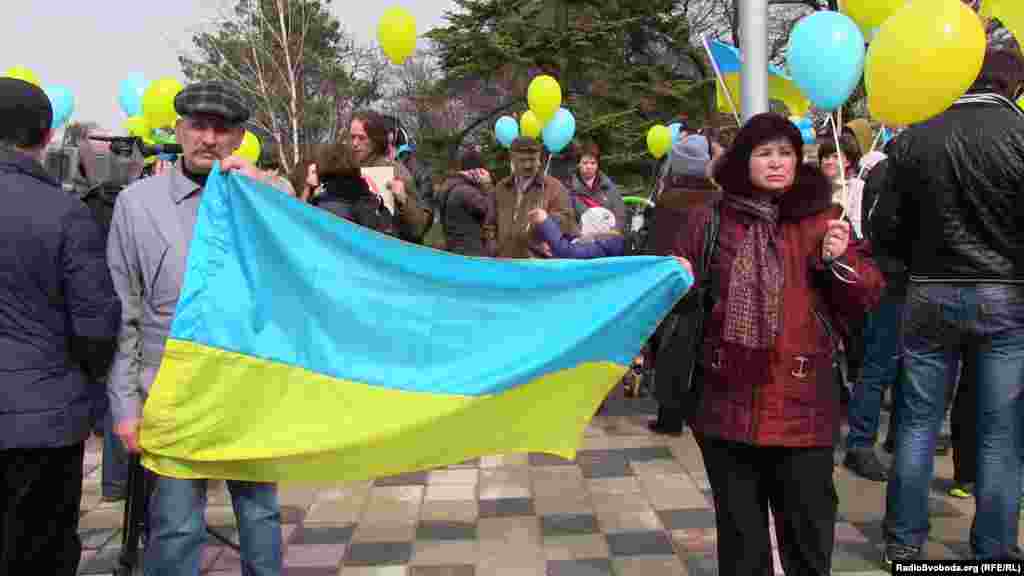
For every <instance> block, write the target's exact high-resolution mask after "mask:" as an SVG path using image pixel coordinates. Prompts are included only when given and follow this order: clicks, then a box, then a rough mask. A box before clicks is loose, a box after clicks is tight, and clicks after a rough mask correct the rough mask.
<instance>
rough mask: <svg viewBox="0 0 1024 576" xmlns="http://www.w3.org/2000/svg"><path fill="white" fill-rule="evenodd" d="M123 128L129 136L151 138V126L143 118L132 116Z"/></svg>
mask: <svg viewBox="0 0 1024 576" xmlns="http://www.w3.org/2000/svg"><path fill="white" fill-rule="evenodd" d="M123 126H124V129H125V130H127V131H128V135H129V136H137V137H139V138H143V137H146V136H149V133H150V130H149V125H148V124H147V123H146V118H145V117H143V116H132V117H131V118H129V119H127V120H125V121H124V124H123Z"/></svg>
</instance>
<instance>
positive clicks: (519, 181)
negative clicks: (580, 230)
mask: <svg viewBox="0 0 1024 576" xmlns="http://www.w3.org/2000/svg"><path fill="white" fill-rule="evenodd" d="M541 151H542V148H541V145H540V142H537V141H536V140H534V139H532V138H526V137H522V136H521V137H519V138H516V139H515V141H514V142H512V146H511V153H512V175H511V176H509V177H508V178H506V179H504V180H502V181H501V182H499V183H498V185H497V187H496V189H495V204H496V208H497V209H496V210H495V213H496V214H495V221H494V222H491V223H490V224H488V225H487V226H486V227H485V234H489V233H491V232H490V230H493V234H494V238H495V241H496V244H497V256H498V257H499V258H550V257H551V249H550V248H549V247H548V246H547V245H545V244H544V242H543V241H542V240H541V239H540V237H539V236H538V235H537V234H535V233H534V230H532V227H531V226H530V219H529V218H528V217H527V214H529V213H530V212H531V211H533V210H534V209H537V208H540V209H543V210H545V211H546V212H547V213H548V215H549V217H551V218H554V219H555V220H556V221H557V222H558V224H559V227H560V228H561V229H562V233H563V234H573V235H575V233H576V218H575V217H574V216H573V214H572V209H571V208H570V205H569V193H568V192H566V190H565V187H563V186H562V184H561V182H559V181H558V180H556V179H555V178H552V177H550V176H547V175H545V174H543V173H541V169H542V167H543V165H542V163H541Z"/></svg>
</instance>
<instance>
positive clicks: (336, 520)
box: [80, 393, 974, 576]
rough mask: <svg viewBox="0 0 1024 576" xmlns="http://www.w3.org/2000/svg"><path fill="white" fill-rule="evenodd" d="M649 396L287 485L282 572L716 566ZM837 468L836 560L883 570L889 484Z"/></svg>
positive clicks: (684, 449) (939, 538)
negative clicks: (583, 420)
mask: <svg viewBox="0 0 1024 576" xmlns="http://www.w3.org/2000/svg"><path fill="white" fill-rule="evenodd" d="M653 408H654V406H653V403H652V402H651V401H650V400H649V399H640V400H636V399H624V398H622V397H621V396H620V395H618V394H617V393H616V395H614V396H613V397H612V399H611V401H610V406H609V409H608V411H607V412H606V413H603V414H601V415H598V416H597V417H596V418H595V419H594V421H593V422H592V423H591V425H590V427H589V428H588V430H587V433H586V438H585V442H584V446H583V449H582V450H581V451H580V452H579V454H578V456H577V458H576V460H575V461H567V460H563V459H561V458H558V457H555V456H550V455H546V454H509V455H500V456H484V457H481V458H479V459H476V460H473V461H470V462H466V463H463V464H460V465H457V466H451V467H449V468H446V469H443V470H432V471H424V472H415V473H411V474H405V475H402V476H396V477H392V478H381V479H378V480H376V481H373V482H359V483H348V484H336V485H330V486H316V487H310V486H300V485H287V484H286V485H282V486H281V488H280V501H281V504H282V513H283V516H284V521H285V527H284V541H285V543H286V544H285V574H286V575H290V576H339V575H340V576H371V575H373V576H504V575H509V576H606V575H615V576H661V575H664V576H677V575H678V576H684V575H693V576H695V575H704V574H716V573H717V571H716V554H717V551H716V547H715V514H714V510H713V509H712V504H711V499H710V488H709V486H708V483H707V474H706V473H705V471H704V466H703V462H702V461H701V457H700V451H699V450H698V448H697V446H696V444H695V443H694V441H693V438H692V436H690V435H685V436H683V437H681V438H666V437H659V436H654V435H652V434H651V433H649V432H648V430H647V429H646V427H645V423H646V422H647V420H648V419H649V418H650V417H651V413H652V412H653ZM99 450H100V445H99V443H98V442H95V441H90V444H89V448H88V451H87V455H86V474H87V477H86V481H85V487H84V495H83V499H82V513H83V516H82V521H81V534H82V542H83V547H84V548H85V551H84V553H83V557H82V563H81V570H80V573H81V574H110V573H111V572H112V571H113V566H114V563H115V561H116V557H117V552H118V548H119V546H120V541H121V537H120V527H121V512H122V507H121V506H122V505H121V504H102V503H100V470H99V467H98V466H99V462H100V460H101V455H100V452H99ZM879 452H880V453H881V451H879ZM881 455H882V456H883V457H887V455H885V454H884V453H881ZM840 459H841V454H839V455H837V461H838V460H840ZM936 477H937V480H936V482H935V485H934V491H933V506H932V509H933V511H934V512H935V514H934V515H933V517H932V526H933V527H932V535H931V541H929V543H928V546H927V547H926V555H927V556H928V557H929V558H935V559H939V558H957V557H961V556H962V555H963V554H964V553H965V552H966V549H965V546H964V545H963V542H964V541H965V539H966V537H967V531H968V528H969V526H970V514H972V513H973V506H974V503H973V501H971V500H966V501H961V500H956V499H952V498H948V497H946V496H945V489H946V488H947V487H948V485H949V482H950V480H949V479H950V478H951V477H952V463H951V460H950V458H949V457H948V456H947V457H938V458H936ZM836 480H837V486H838V490H839V494H840V519H839V522H838V523H837V524H836V550H835V555H834V567H833V568H834V573H836V574H849V575H854V574H860V575H866V574H876V575H882V574H887V572H885V571H883V570H882V568H881V566H880V563H879V560H880V555H881V554H880V550H881V518H882V513H883V510H884V500H885V492H884V484H880V483H875V482H869V481H866V480H862V479H860V478H857V477H854V476H852V475H851V474H850V473H849V472H848V471H847V470H846V469H844V468H843V467H842V466H837V467H836ZM207 519H208V521H209V522H210V524H211V525H213V526H218V527H220V529H221V532H223V533H226V534H228V535H229V536H230V537H234V538H237V531H235V530H234V529H233V524H234V518H233V514H232V512H231V506H230V497H229V496H228V495H227V492H226V489H225V487H224V485H223V483H211V488H210V504H209V507H208V509H207ZM203 573H204V574H217V575H228V574H240V573H241V572H240V567H239V562H238V556H237V554H235V553H234V552H233V551H231V550H230V549H228V548H225V547H223V546H221V545H220V543H219V542H217V541H215V540H211V541H210V542H209V543H208V544H207V546H206V548H205V550H204V553H203ZM776 573H781V570H780V569H779V568H778V567H776Z"/></svg>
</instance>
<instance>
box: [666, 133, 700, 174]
mask: <svg viewBox="0 0 1024 576" xmlns="http://www.w3.org/2000/svg"><path fill="white" fill-rule="evenodd" d="M668 161H669V173H671V174H673V175H681V176H696V177H700V178H702V177H704V172H705V170H706V169H707V166H708V162H711V145H710V143H709V142H708V139H707V137H705V136H702V135H700V134H690V135H687V136H686V137H684V138H683V139H682V140H680V141H679V142H676V143H675V144H674V145H673V146H672V152H671V153H670V154H669V159H668Z"/></svg>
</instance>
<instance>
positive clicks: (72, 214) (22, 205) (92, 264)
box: [0, 149, 121, 450]
mask: <svg viewBox="0 0 1024 576" xmlns="http://www.w3.org/2000/svg"><path fill="white" fill-rule="evenodd" d="M0 195H2V196H3V200H4V208H3V210H0V373H3V378H2V379H0V394H2V398H3V400H2V401H0V450H5V449H9V448H42V447H57V446H70V445H72V444H76V443H78V442H81V441H83V440H85V438H86V437H87V436H88V434H89V431H90V424H91V422H90V412H91V402H90V397H91V396H93V395H92V394H90V390H89V387H90V386H95V385H96V384H95V383H96V382H99V381H101V380H102V378H103V376H104V375H105V374H106V372H107V370H108V369H109V367H110V362H111V360H112V359H113V354H114V345H115V343H116V338H117V332H118V329H119V327H120V323H121V303H120V301H119V300H118V298H117V293H116V292H114V286H113V283H112V282H111V280H110V271H109V270H108V268H107V263H106V258H105V248H106V239H105V238H104V237H103V236H102V235H101V233H100V229H99V227H98V226H97V224H96V222H95V221H94V219H93V216H92V214H91V213H90V212H89V209H88V208H86V206H85V204H83V203H82V202H81V201H80V200H78V199H77V198H74V197H72V196H70V195H68V194H67V193H66V192H64V191H63V190H61V189H60V188H58V187H57V184H56V182H54V181H53V180H51V179H50V178H49V176H47V175H46V173H45V172H44V170H43V167H42V166H41V165H40V164H39V163H38V162H37V161H35V160H34V159H32V158H30V157H29V156H27V155H25V154H22V153H21V152H18V151H15V150H12V149H0Z"/></svg>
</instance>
